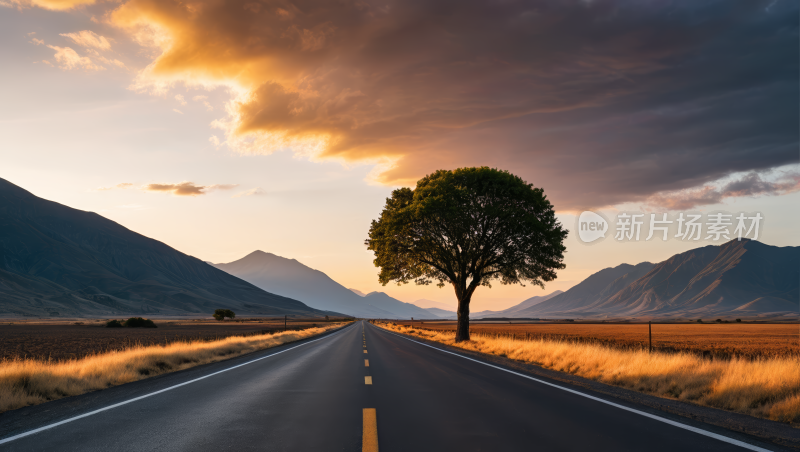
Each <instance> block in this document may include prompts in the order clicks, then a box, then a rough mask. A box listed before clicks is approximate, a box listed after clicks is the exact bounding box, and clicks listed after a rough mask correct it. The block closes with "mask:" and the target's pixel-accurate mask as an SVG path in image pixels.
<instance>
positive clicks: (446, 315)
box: [425, 308, 458, 319]
mask: <svg viewBox="0 0 800 452" xmlns="http://www.w3.org/2000/svg"><path fill="white" fill-rule="evenodd" d="M425 310H426V311H428V312H430V313H431V314H433V316H434V317H439V318H442V319H455V318H458V315H457V314H456V312H455V311H448V310H446V309H439V308H426V309H425Z"/></svg>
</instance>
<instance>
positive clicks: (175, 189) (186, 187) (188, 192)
mask: <svg viewBox="0 0 800 452" xmlns="http://www.w3.org/2000/svg"><path fill="white" fill-rule="evenodd" d="M238 186H239V184H214V185H197V184H195V183H193V182H181V183H179V184H147V185H145V186H143V187H142V190H145V191H156V192H169V193H172V194H173V195H176V196H198V195H205V194H206V192H207V191H210V190H231V189H233V188H236V187H238Z"/></svg>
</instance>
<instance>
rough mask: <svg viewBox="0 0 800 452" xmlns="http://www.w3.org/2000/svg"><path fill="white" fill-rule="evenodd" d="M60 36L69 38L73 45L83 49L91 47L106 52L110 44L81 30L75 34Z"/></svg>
mask: <svg viewBox="0 0 800 452" xmlns="http://www.w3.org/2000/svg"><path fill="white" fill-rule="evenodd" d="M61 36H64V37H65V38H69V39H70V40H72V42H74V43H75V44H78V45H79V46H83V47H93V48H96V49H100V50H108V49H110V48H111V43H110V42H108V39H106V38H105V37H103V36H100V35H98V34H97V33H95V32H93V31H89V30H82V31H79V32H77V33H61Z"/></svg>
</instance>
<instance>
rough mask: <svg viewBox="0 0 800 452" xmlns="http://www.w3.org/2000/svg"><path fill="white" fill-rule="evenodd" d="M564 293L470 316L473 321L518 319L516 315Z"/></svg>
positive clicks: (542, 296)
mask: <svg viewBox="0 0 800 452" xmlns="http://www.w3.org/2000/svg"><path fill="white" fill-rule="evenodd" d="M562 293H564V292H562V291H560V290H556V291H554V292H552V293H550V294H548V295H538V296H535V297H530V298H528V299H527V300H525V301H523V302H522V303H520V304H518V305H514V306H512V307H510V308H508V309H504V310H502V311H480V312H476V313H475V314H470V318H471V319H481V318H486V317H518V316H516V315H515V314H516V313H517V312H519V311H522V310H525V309H527V308H530V307H532V306H536V305H537V304H539V303H541V302H543V301H547V300H549V299H551V298H553V297H555V296H556V295H560V294H562Z"/></svg>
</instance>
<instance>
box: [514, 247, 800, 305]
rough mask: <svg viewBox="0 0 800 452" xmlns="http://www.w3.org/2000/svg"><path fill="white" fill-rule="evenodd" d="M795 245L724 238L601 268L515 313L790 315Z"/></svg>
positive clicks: (799, 293)
mask: <svg viewBox="0 0 800 452" xmlns="http://www.w3.org/2000/svg"><path fill="white" fill-rule="evenodd" d="M798 275H800V247H789V246H787V247H776V246H770V245H765V244H763V243H760V242H757V241H752V240H742V241H738V240H732V241H730V242H728V243H725V244H723V245H720V246H715V245H708V246H704V247H701V248H697V249H694V250H690V251H687V252H685V253H681V254H676V255H675V256H672V257H671V258H669V259H667V260H665V261H664V262H660V263H658V264H650V263H643V264H639V265H637V266H635V267H634V266H630V265H627V264H623V265H620V266H618V267H614V268H607V269H604V270H601V271H599V272H597V273H595V274H594V275H592V276H590V277H589V278H587V279H586V280H584V281H583V282H581V283H580V284H578V285H576V286H575V287H573V288H571V289H570V290H568V291H566V292H564V293H563V294H561V295H558V296H556V297H553V298H551V299H550V300H547V301H545V302H542V303H539V304H538V305H536V306H533V307H531V308H527V309H523V310H521V311H518V312H517V313H516V314H515V316H516V317H523V316H524V317H547V316H553V317H602V316H611V317H645V318H647V317H671V318H702V317H711V316H713V317H771V318H780V317H787V316H788V317H797V316H798V314H800V301H798V300H800V281H799V280H800V278H798Z"/></svg>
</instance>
